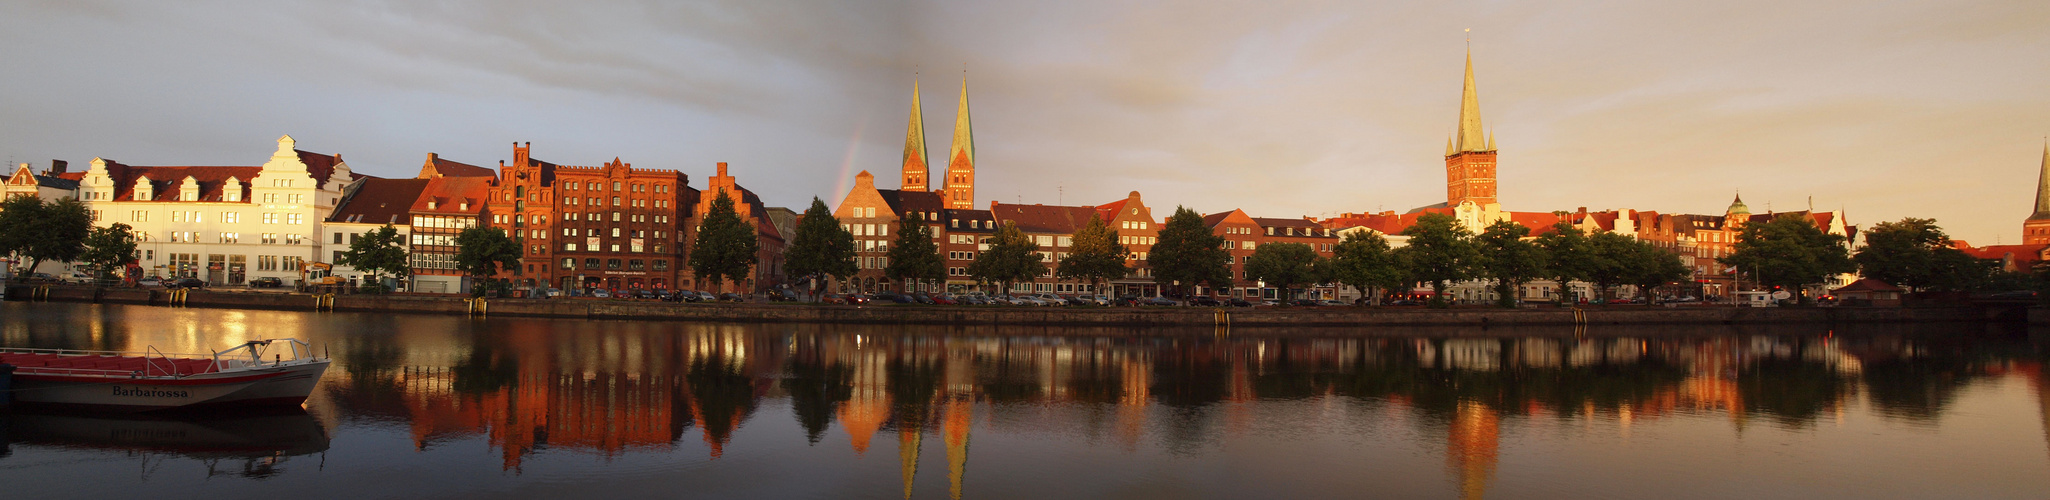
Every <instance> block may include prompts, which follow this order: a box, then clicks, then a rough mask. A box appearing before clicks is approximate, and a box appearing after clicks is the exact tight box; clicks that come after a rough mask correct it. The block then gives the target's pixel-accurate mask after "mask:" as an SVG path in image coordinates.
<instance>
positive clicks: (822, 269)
mask: <svg viewBox="0 0 2050 500" xmlns="http://www.w3.org/2000/svg"><path fill="white" fill-rule="evenodd" d="M783 256H784V257H783V260H784V262H785V264H784V267H783V269H784V271H786V272H789V273H790V275H791V276H802V277H807V278H810V279H811V288H812V290H811V292H812V295H813V296H815V297H816V296H817V295H818V293H819V291H820V290H822V289H824V288H825V282H826V280H825V277H826V276H828V275H831V276H832V277H834V278H838V279H840V280H843V281H844V280H846V279H847V278H848V277H849V276H853V275H854V273H856V272H859V271H860V269H859V268H857V267H855V265H854V234H853V233H850V232H847V228H845V227H841V226H840V220H839V219H836V218H834V217H833V212H832V211H831V210H828V209H826V203H825V202H823V201H819V199H818V198H816V197H814V198H812V199H811V208H807V209H805V210H804V216H803V217H800V218H798V219H797V230H796V234H794V235H792V236H791V237H790V246H788V247H785V248H784V249H783Z"/></svg>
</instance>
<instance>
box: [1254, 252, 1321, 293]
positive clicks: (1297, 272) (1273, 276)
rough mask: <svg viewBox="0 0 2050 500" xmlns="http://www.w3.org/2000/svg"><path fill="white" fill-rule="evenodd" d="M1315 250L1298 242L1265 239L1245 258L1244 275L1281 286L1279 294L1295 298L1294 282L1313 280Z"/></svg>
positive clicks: (1309, 281) (1314, 275)
mask: <svg viewBox="0 0 2050 500" xmlns="http://www.w3.org/2000/svg"><path fill="white" fill-rule="evenodd" d="M1316 262H1317V251H1316V250H1312V249H1310V246H1309V245H1305V244H1302V243H1269V244H1266V245H1260V246H1259V247H1258V248H1255V249H1253V255H1252V256H1251V257H1248V258H1247V259H1246V277H1248V278H1252V279H1257V280H1260V281H1265V282H1267V284H1268V285H1270V286H1279V287H1281V294H1282V298H1283V299H1284V300H1285V299H1292V298H1295V285H1301V284H1311V283H1316V282H1317V269H1316Z"/></svg>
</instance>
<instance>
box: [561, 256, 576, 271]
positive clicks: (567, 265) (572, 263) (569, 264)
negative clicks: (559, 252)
mask: <svg viewBox="0 0 2050 500" xmlns="http://www.w3.org/2000/svg"><path fill="white" fill-rule="evenodd" d="M562 268H563V269H576V268H577V260H576V259H571V258H566V257H565V258H563V259H562Z"/></svg>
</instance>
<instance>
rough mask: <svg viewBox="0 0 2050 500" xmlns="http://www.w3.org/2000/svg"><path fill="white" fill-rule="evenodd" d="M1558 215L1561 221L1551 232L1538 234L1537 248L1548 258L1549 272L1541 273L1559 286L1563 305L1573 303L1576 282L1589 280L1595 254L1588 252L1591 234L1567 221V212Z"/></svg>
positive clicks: (1557, 213) (1547, 270)
mask: <svg viewBox="0 0 2050 500" xmlns="http://www.w3.org/2000/svg"><path fill="white" fill-rule="evenodd" d="M1554 214H1556V215H1559V216H1560V220H1559V222H1558V223H1555V224H1552V231H1551V232H1549V233H1545V234H1542V235H1538V237H1537V246H1538V248H1539V249H1541V250H1544V252H1545V257H1546V258H1547V260H1546V262H1545V272H1544V273H1541V274H1543V276H1544V277H1545V278H1549V279H1551V280H1553V281H1555V282H1557V283H1558V286H1559V305H1562V306H1563V305H1566V304H1569V303H1571V302H1572V300H1573V294H1572V292H1571V291H1570V288H1569V287H1570V286H1571V284H1572V283H1573V281H1574V280H1579V279H1585V278H1586V277H1587V272H1588V266H1589V265H1590V264H1591V262H1590V260H1591V259H1592V255H1590V254H1589V253H1588V242H1587V234H1586V233H1582V232H1580V228H1578V227H1574V226H1573V224H1572V223H1571V222H1567V221H1566V220H1565V215H1566V213H1565V212H1554Z"/></svg>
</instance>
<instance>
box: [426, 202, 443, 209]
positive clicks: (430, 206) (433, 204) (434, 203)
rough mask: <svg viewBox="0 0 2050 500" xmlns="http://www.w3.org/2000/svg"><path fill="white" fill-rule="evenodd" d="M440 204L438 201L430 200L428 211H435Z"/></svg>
mask: <svg viewBox="0 0 2050 500" xmlns="http://www.w3.org/2000/svg"><path fill="white" fill-rule="evenodd" d="M440 204H441V203H440V202H437V201H434V200H428V201H427V209H428V210H433V209H434V207H435V206H436V205H440Z"/></svg>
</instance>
